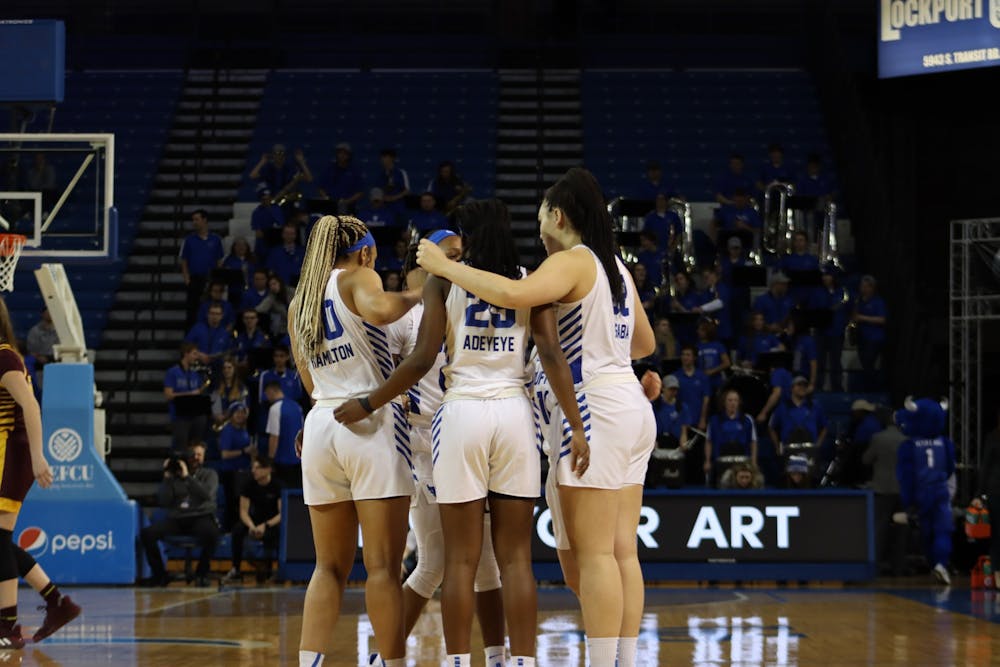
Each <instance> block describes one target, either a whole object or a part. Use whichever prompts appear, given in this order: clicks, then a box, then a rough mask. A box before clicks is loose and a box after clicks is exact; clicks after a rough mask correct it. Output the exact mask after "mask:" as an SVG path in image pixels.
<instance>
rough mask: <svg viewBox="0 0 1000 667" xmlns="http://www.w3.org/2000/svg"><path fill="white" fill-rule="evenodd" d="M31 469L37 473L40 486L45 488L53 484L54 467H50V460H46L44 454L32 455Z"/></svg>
mask: <svg viewBox="0 0 1000 667" xmlns="http://www.w3.org/2000/svg"><path fill="white" fill-rule="evenodd" d="M31 471H32V473H33V474H34V475H35V481H36V482H38V486H40V487H42V488H43V489H47V488H49V487H50V486H52V468H50V467H49V462H48V461H46V460H45V456H44V455H43V456H37V457H36V456H32V457H31Z"/></svg>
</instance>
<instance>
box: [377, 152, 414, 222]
mask: <svg viewBox="0 0 1000 667" xmlns="http://www.w3.org/2000/svg"><path fill="white" fill-rule="evenodd" d="M396 159H397V154H396V149H395V148H383V149H382V151H381V152H380V153H379V164H380V169H379V171H378V174H377V175H376V176H375V180H374V181H373V182H374V184H375V185H376V186H377V187H379V188H381V189H382V193H383V194H384V195H385V207H386V208H387V209H388V211H389V214H390V215H392V216H393V217H394V219H395V220H398V219H399V218H400V217H401V216H402V215H403V213H404V212H405V210H406V206H405V204H404V202H403V198H404V197H406V195H408V194H410V177H409V175H407V173H406V170H405V169H400V168H399V167H398V166H397V165H396Z"/></svg>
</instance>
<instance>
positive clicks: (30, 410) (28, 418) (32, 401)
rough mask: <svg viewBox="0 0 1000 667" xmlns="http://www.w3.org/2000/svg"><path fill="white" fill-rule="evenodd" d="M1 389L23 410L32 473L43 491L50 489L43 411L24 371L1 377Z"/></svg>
mask: <svg viewBox="0 0 1000 667" xmlns="http://www.w3.org/2000/svg"><path fill="white" fill-rule="evenodd" d="M10 354H13V353H10ZM0 387H3V388H4V389H6V390H7V393H9V394H10V396H11V398H13V399H14V402H15V403H17V404H18V406H20V408H21V413H22V414H23V415H24V429H25V431H26V432H27V435H28V448H29V450H30V452H31V469H32V472H33V474H34V476H35V479H36V480H37V481H38V484H39V485H40V486H41V487H42V488H43V489H44V488H48V486H49V485H50V484H52V470H51V469H50V468H49V464H48V462H46V460H45V453H44V452H43V451H42V411H41V409H40V408H39V407H38V400H37V399H36V398H35V392H33V391H32V390H31V385H29V384H28V380H27V379H26V378H25V376H24V371H21V370H16V369H15V370H9V371H7V372H6V373H4V374H3V376H0Z"/></svg>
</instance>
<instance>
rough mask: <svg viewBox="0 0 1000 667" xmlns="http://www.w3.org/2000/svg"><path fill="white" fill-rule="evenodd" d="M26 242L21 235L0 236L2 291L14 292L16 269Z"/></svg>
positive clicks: (0, 284) (0, 282) (0, 279)
mask: <svg viewBox="0 0 1000 667" xmlns="http://www.w3.org/2000/svg"><path fill="white" fill-rule="evenodd" d="M26 240H27V239H26V238H25V237H24V236H22V235H21V234H0V291H3V292H12V291H13V290H14V269H16V268H17V260H19V259H21V249H22V248H24V242H25V241H26Z"/></svg>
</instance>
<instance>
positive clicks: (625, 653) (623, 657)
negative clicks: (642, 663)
mask: <svg viewBox="0 0 1000 667" xmlns="http://www.w3.org/2000/svg"><path fill="white" fill-rule="evenodd" d="M638 646H639V638H638V637H619V638H618V667H635V651H636V647H638Z"/></svg>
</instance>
